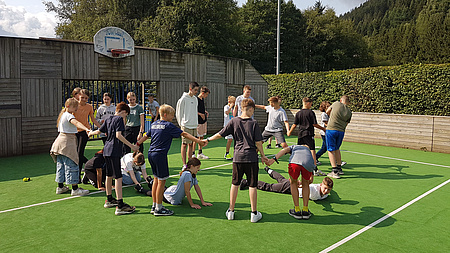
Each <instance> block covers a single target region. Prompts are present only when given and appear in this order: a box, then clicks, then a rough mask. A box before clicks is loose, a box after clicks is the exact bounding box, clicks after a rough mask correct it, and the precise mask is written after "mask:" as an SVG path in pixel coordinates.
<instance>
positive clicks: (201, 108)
mask: <svg viewBox="0 0 450 253" xmlns="http://www.w3.org/2000/svg"><path fill="white" fill-rule="evenodd" d="M209 93H210V90H209V89H208V87H206V86H203V87H202V88H201V89H200V95H198V96H197V101H198V105H197V111H198V127H197V137H198V138H199V139H200V140H203V136H205V135H206V132H207V124H206V121H207V120H208V116H209V114H208V111H207V110H206V107H205V98H207V97H208V95H209ZM195 146H196V144H194V153H193V155H194V156H195ZM197 158H198V159H209V157H208V156H206V155H204V154H203V150H202V147H201V146H198V155H197Z"/></svg>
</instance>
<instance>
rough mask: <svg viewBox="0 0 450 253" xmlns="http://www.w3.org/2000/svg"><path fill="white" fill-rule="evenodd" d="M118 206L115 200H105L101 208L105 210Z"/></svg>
mask: <svg viewBox="0 0 450 253" xmlns="http://www.w3.org/2000/svg"><path fill="white" fill-rule="evenodd" d="M118 205H119V201H117V199H112V200H111V201H108V200H105V204H104V205H103V207H105V208H111V207H115V206H118Z"/></svg>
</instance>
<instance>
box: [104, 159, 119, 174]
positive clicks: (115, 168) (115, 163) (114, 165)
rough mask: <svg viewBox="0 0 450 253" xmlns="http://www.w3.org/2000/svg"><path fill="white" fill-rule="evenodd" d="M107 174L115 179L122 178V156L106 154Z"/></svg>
mask: <svg viewBox="0 0 450 253" xmlns="http://www.w3.org/2000/svg"><path fill="white" fill-rule="evenodd" d="M105 163H106V176H107V177H114V178H115V179H119V178H122V169H121V168H120V157H118V156H105Z"/></svg>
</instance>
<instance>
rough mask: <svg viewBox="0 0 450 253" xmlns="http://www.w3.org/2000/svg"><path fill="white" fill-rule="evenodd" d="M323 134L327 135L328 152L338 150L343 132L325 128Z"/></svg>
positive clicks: (342, 138)
mask: <svg viewBox="0 0 450 253" xmlns="http://www.w3.org/2000/svg"><path fill="white" fill-rule="evenodd" d="M325 134H326V136H327V150H328V151H330V152H331V151H335V150H339V148H340V147H341V145H342V141H343V140H344V134H345V132H341V131H337V130H327V131H326V132H325Z"/></svg>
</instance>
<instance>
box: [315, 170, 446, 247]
mask: <svg viewBox="0 0 450 253" xmlns="http://www.w3.org/2000/svg"><path fill="white" fill-rule="evenodd" d="M449 182H450V179H449V180H447V181H445V182H443V183H442V184H440V185H438V186H436V187H434V188H433V189H431V190H429V191H427V192H425V193H424V194H422V195H420V196H419V197H417V198H415V199H413V200H411V201H409V202H408V203H406V204H404V205H403V206H401V207H399V208H397V209H396V210H394V211H392V212H390V213H389V214H386V215H385V216H383V217H381V218H380V219H378V220H376V221H374V222H372V223H370V224H369V225H367V226H365V227H364V228H362V229H360V230H358V231H357V232H355V233H353V234H351V235H349V236H347V237H346V238H344V239H342V240H340V241H339V242H337V243H335V244H333V245H331V246H330V247H328V248H326V249H324V250H322V251H320V252H321V253H322V252H324V253H325V252H330V251H332V250H334V249H336V248H337V247H339V246H341V245H342V244H344V243H346V242H348V241H350V240H351V239H353V238H355V237H357V236H358V235H360V234H362V233H364V232H366V231H367V230H369V229H371V228H373V227H375V226H376V225H378V224H380V223H381V222H383V221H384V220H386V219H388V218H390V217H392V216H393V215H395V214H396V213H398V212H400V211H402V210H403V209H405V208H407V207H408V206H410V205H412V204H414V203H415V202H417V201H419V200H420V199H422V198H424V197H425V196H427V195H428V194H430V193H432V192H434V191H436V190H437V189H439V188H441V187H442V186H444V185H446V184H448V183H449Z"/></svg>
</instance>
